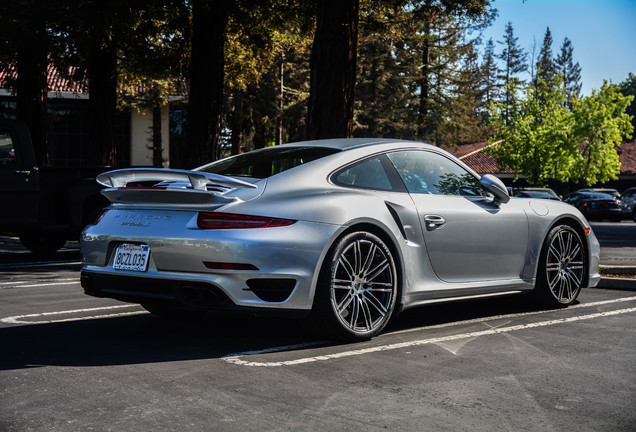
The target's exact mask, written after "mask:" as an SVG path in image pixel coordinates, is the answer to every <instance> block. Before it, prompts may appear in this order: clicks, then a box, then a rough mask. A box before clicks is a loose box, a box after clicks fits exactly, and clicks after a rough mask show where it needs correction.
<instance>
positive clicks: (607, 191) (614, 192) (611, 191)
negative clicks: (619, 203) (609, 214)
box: [577, 188, 621, 200]
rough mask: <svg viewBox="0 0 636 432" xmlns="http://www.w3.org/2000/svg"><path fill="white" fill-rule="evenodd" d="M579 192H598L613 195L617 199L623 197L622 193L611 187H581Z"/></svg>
mask: <svg viewBox="0 0 636 432" xmlns="http://www.w3.org/2000/svg"><path fill="white" fill-rule="evenodd" d="M577 192H597V193H602V194H607V195H611V196H612V197H613V198H614V199H615V200H620V199H621V194H620V192H618V191H617V190H616V189H611V188H585V189H579V190H577Z"/></svg>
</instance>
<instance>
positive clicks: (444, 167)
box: [387, 150, 488, 196]
mask: <svg viewBox="0 0 636 432" xmlns="http://www.w3.org/2000/svg"><path fill="white" fill-rule="evenodd" d="M387 156H388V157H389V159H390V160H391V162H392V163H393V165H394V166H395V169H396V170H397V172H398V174H399V175H400V177H401V178H402V181H403V182H404V185H405V186H406V188H407V190H408V191H409V192H410V193H417V194H434V195H456V196H487V195H488V194H487V192H486V191H485V190H484V189H483V188H482V187H481V185H480V184H479V180H478V179H477V178H476V177H475V176H474V175H472V174H471V173H469V172H468V171H466V170H465V169H464V168H462V167H461V166H459V165H457V164H456V163H455V162H453V161H452V160H450V159H448V158H446V157H444V156H442V155H440V154H437V153H434V152H429V151H423V150H409V151H398V152H392V153H389V154H388V155H387Z"/></svg>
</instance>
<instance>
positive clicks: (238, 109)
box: [231, 90, 245, 155]
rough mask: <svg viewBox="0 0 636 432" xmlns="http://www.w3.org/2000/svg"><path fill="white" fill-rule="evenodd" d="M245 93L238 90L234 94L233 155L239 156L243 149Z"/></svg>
mask: <svg viewBox="0 0 636 432" xmlns="http://www.w3.org/2000/svg"><path fill="white" fill-rule="evenodd" d="M243 105H244V102H243V92H242V91H240V90H238V91H236V92H235V93H234V108H233V110H232V116H231V128H232V138H231V141H232V154H233V155H237V154H239V153H241V151H242V147H243V128H244V126H245V125H244V117H245V116H244V115H243Z"/></svg>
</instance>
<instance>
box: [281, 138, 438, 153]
mask: <svg viewBox="0 0 636 432" xmlns="http://www.w3.org/2000/svg"><path fill="white" fill-rule="evenodd" d="M383 144H402V145H405V146H424V147H430V148H438V147H435V146H433V145H431V144H427V143H423V142H418V141H409V140H400V139H391V138H330V139H321V140H312V141H298V142H292V143H287V144H283V145H284V146H294V147H329V148H334V149H338V150H342V151H345V150H352V149H356V148H362V147H369V146H374V145H383Z"/></svg>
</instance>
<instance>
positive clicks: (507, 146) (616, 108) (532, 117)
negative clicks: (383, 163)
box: [488, 76, 633, 185]
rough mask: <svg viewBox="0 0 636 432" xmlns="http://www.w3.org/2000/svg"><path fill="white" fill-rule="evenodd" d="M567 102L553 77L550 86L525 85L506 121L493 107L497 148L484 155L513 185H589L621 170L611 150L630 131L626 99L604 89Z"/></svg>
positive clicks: (558, 80)
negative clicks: (511, 176) (508, 172)
mask: <svg viewBox="0 0 636 432" xmlns="http://www.w3.org/2000/svg"><path fill="white" fill-rule="evenodd" d="M512 90H514V91H513V92H512V93H513V94H517V92H516V89H512ZM566 101H567V93H566V89H565V88H564V87H563V85H562V79H561V77H560V76H558V77H557V78H555V80H553V81H551V82H544V81H543V80H542V79H541V78H539V79H538V86H535V85H534V84H529V85H527V86H526V87H525V89H524V91H523V97H521V98H520V99H515V101H514V102H513V104H512V109H511V110H510V111H509V113H508V120H507V121H506V116H505V110H506V107H505V106H504V105H503V104H497V105H495V106H494V107H493V109H492V111H491V116H492V119H493V124H494V126H495V127H496V129H497V130H498V132H497V134H496V135H495V137H494V138H493V141H496V140H501V143H500V144H499V145H495V146H492V147H490V148H489V149H488V152H489V153H490V154H491V155H493V156H494V157H495V158H496V160H497V163H498V164H499V165H500V166H503V167H508V168H510V169H512V170H513V171H514V172H515V176H516V177H515V180H516V179H517V178H518V177H519V175H525V176H527V178H528V181H529V182H530V183H531V184H533V185H545V184H546V182H547V179H548V178H553V179H555V180H559V181H562V182H567V181H570V180H583V181H585V182H586V183H587V184H589V185H592V184H594V183H597V182H604V181H607V180H610V179H615V178H616V176H617V174H618V173H619V170H620V163H619V161H618V154H617V152H616V147H618V146H619V145H620V144H621V142H622V139H623V138H627V137H628V136H629V135H630V134H631V132H632V130H633V128H632V127H631V124H630V123H629V122H630V120H631V118H630V116H629V115H627V114H626V113H625V109H626V108H627V106H628V105H629V103H630V101H631V98H629V97H625V96H623V95H621V94H620V93H619V92H618V91H617V89H616V87H615V86H613V85H608V84H605V85H603V87H602V88H601V90H599V91H595V92H593V94H592V95H591V96H589V97H586V98H583V99H581V100H579V99H576V98H574V99H573V101H572V109H571V110H570V109H569V108H568V107H567V104H566Z"/></svg>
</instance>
